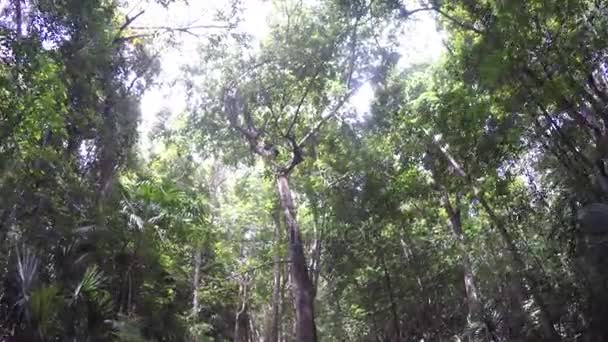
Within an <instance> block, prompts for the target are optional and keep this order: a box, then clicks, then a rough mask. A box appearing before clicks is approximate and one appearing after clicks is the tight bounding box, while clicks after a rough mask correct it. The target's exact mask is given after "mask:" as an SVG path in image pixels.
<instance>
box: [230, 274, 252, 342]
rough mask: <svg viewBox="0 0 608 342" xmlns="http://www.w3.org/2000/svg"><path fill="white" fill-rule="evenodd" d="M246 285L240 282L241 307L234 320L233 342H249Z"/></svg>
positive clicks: (243, 281)
mask: <svg viewBox="0 0 608 342" xmlns="http://www.w3.org/2000/svg"><path fill="white" fill-rule="evenodd" d="M247 290H248V285H247V281H246V280H242V282H241V285H240V291H239V292H240V295H241V307H240V308H239V310H238V311H237V312H236V315H235V319H234V342H248V340H249V317H248V313H247V306H248V305H247V296H248V293H247Z"/></svg>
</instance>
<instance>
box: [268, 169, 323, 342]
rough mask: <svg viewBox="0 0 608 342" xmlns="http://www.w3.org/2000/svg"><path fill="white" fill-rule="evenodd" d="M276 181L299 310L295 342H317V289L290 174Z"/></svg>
mask: <svg viewBox="0 0 608 342" xmlns="http://www.w3.org/2000/svg"><path fill="white" fill-rule="evenodd" d="M276 181H277V188H278V192H279V200H280V204H281V209H282V210H283V215H284V216H285V222H286V223H287V232H288V241H289V259H290V261H291V277H292V281H293V285H294V288H293V292H294V297H295V298H294V299H295V307H296V341H297V342H314V341H316V340H317V336H316V335H317V334H316V327H315V317H314V289H313V286H312V282H311V280H310V277H309V275H308V269H307V264H306V257H305V256H304V247H303V245H302V238H301V236H300V230H299V227H298V222H297V220H296V210H295V204H294V201H293V197H292V196H291V189H290V188H289V178H288V175H287V174H279V175H278V176H277V179H276Z"/></svg>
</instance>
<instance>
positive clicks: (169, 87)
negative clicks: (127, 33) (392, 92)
mask: <svg viewBox="0 0 608 342" xmlns="http://www.w3.org/2000/svg"><path fill="white" fill-rule="evenodd" d="M405 1H407V2H413V1H415V0H405ZM227 2H228V1H227V0H215V1H203V0H190V1H188V3H189V4H185V3H184V2H176V3H173V4H171V5H170V6H169V8H163V7H162V6H160V5H156V4H153V3H151V2H150V1H148V0H131V1H129V3H128V4H127V12H128V13H129V15H131V16H133V15H135V14H137V13H139V12H140V11H141V10H145V12H144V13H143V14H142V15H141V16H140V17H138V19H137V21H136V22H134V23H133V24H132V25H133V26H171V27H183V26H190V25H192V24H195V25H198V24H212V23H213V13H214V10H215V9H217V8H218V7H219V8H222V7H223V6H225V5H226V4H227ZM242 3H243V5H244V6H245V10H244V13H243V16H244V20H243V22H242V23H241V24H240V25H239V27H238V28H237V29H238V30H241V31H243V32H247V33H249V34H251V35H252V36H253V37H254V39H257V40H261V39H263V38H264V36H265V35H266V34H267V33H268V25H267V18H268V17H269V16H270V15H271V14H272V13H271V12H272V2H271V1H269V0H243V2H242ZM406 5H408V4H406ZM413 6H416V5H409V7H408V8H412V7H413ZM413 19H414V20H409V21H408V23H406V24H405V25H406V27H405V30H404V31H405V32H406V33H405V34H404V36H403V37H401V41H402V42H404V44H402V46H401V47H400V49H399V52H400V54H401V56H402V57H401V60H400V61H399V67H401V68H403V67H407V66H410V65H413V64H419V63H426V62H430V61H433V60H436V59H437V58H438V57H439V56H440V55H441V53H442V51H443V37H442V35H441V34H440V33H439V32H438V31H437V28H436V25H435V21H434V18H433V17H432V14H431V12H418V13H417V14H416V16H415V18H413ZM197 44H198V38H196V37H194V36H192V35H188V34H184V35H181V36H179V37H178V44H177V46H174V47H170V48H166V49H164V50H163V52H162V53H161V55H160V59H161V74H160V75H159V78H158V83H159V84H158V85H157V86H155V87H152V89H149V90H148V91H147V92H146V93H145V94H144V96H143V98H142V101H141V111H142V122H141V124H140V134H141V142H142V144H143V145H144V146H147V145H149V141H148V138H147V135H148V134H147V133H148V132H149V130H150V129H151V128H152V127H153V125H154V124H155V123H156V122H157V120H158V118H159V116H158V113H159V112H160V111H161V110H163V109H168V110H169V111H170V112H171V113H173V114H175V113H179V112H181V111H183V110H184V109H185V108H186V99H185V95H184V91H183V89H181V88H180V87H179V86H176V85H175V84H171V81H172V80H174V79H176V78H177V77H179V75H180V67H181V66H183V65H185V64H187V63H189V62H191V61H192V60H193V59H196V58H197V53H196V47H197ZM373 98H374V93H373V88H372V86H371V85H370V84H365V85H363V86H362V87H361V88H360V89H359V91H358V92H357V93H356V94H354V95H353V97H352V100H351V104H352V105H353V106H354V107H355V108H356V109H357V111H358V113H359V115H360V116H361V117H364V116H365V115H366V114H367V112H368V110H369V107H370V104H371V102H372V101H373Z"/></svg>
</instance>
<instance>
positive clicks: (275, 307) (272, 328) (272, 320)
mask: <svg viewBox="0 0 608 342" xmlns="http://www.w3.org/2000/svg"><path fill="white" fill-rule="evenodd" d="M273 216H274V224H275V226H274V246H273V248H274V257H273V259H274V265H273V269H272V273H273V283H272V307H271V309H270V317H269V321H268V323H267V328H266V339H265V341H267V342H278V340H279V334H280V333H279V318H280V315H281V309H280V308H281V262H280V260H281V255H280V254H279V248H278V247H279V243H280V242H281V220H280V217H279V213H278V212H277V213H276V214H275V215H273Z"/></svg>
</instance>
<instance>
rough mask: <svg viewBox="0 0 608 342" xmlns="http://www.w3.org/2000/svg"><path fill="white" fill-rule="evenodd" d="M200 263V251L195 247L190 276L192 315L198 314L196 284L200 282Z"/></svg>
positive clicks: (194, 316)
mask: <svg viewBox="0 0 608 342" xmlns="http://www.w3.org/2000/svg"><path fill="white" fill-rule="evenodd" d="M201 263H202V253H201V251H200V249H198V248H195V251H194V275H193V277H192V317H193V318H196V317H197V315H198V306H199V305H198V285H199V284H200V278H201V276H200V272H201Z"/></svg>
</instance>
